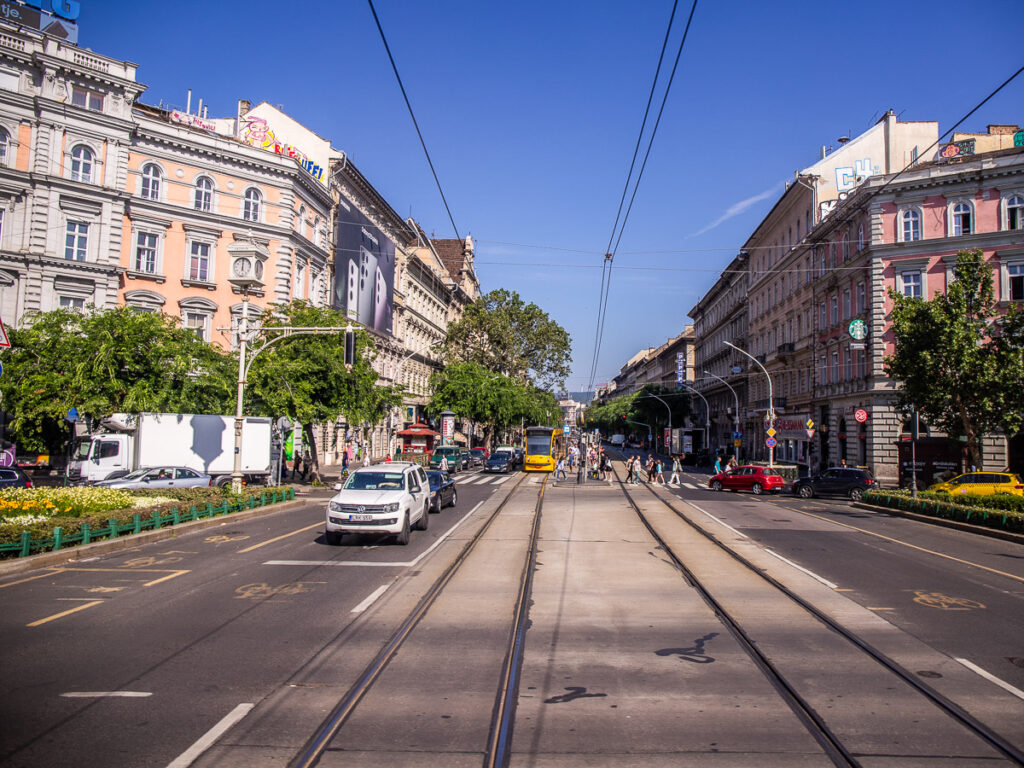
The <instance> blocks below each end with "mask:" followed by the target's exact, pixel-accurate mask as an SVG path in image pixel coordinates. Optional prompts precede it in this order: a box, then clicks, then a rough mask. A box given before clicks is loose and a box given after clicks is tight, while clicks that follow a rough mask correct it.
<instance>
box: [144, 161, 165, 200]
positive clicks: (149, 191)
mask: <svg viewBox="0 0 1024 768" xmlns="http://www.w3.org/2000/svg"><path fill="white" fill-rule="evenodd" d="M160 175H161V174H160V167H159V166H156V165H153V164H152V163H149V164H148V165H145V166H143V168H142V186H141V187H140V188H139V193H140V194H141V195H142V196H143V197H144V198H146V199H147V200H159V199H160Z"/></svg>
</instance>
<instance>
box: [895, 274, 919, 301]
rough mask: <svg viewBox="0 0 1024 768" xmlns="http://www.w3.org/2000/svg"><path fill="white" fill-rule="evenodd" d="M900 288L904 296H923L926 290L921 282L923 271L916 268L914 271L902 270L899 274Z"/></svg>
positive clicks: (914, 297)
mask: <svg viewBox="0 0 1024 768" xmlns="http://www.w3.org/2000/svg"><path fill="white" fill-rule="evenodd" d="M899 282H900V286H899V290H900V293H902V294H903V295H904V296H909V297H910V298H913V299H920V298H923V295H924V291H923V290H922V284H921V271H920V270H914V271H912V272H900V274H899Z"/></svg>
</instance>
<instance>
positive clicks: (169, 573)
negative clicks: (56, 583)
mask: <svg viewBox="0 0 1024 768" xmlns="http://www.w3.org/2000/svg"><path fill="white" fill-rule="evenodd" d="M61 571H63V572H67V573H165V574H167V575H166V576H161V577H160V578H159V579H153V581H147V582H146V583H145V584H143V585H142V586H144V587H151V586H153V585H154V584H159V583H160V582H162V581H169V580H170V579H176V578H177V577H179V576H181V575H183V574H186V573H191V571H189V570H183V571H168V570H167V569H165V568H130V569H129V568H62V569H61Z"/></svg>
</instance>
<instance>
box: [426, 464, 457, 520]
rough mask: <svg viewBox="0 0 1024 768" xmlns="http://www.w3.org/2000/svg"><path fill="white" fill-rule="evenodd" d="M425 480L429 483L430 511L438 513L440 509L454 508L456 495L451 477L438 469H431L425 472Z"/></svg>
mask: <svg viewBox="0 0 1024 768" xmlns="http://www.w3.org/2000/svg"><path fill="white" fill-rule="evenodd" d="M427 479H428V480H429V481H430V511H431V512H440V511H441V508H442V507H448V506H452V507H454V506H455V502H456V501H458V494H457V493H456V491H455V481H454V480H452V477H451V475H449V474H448V473H447V472H442V471H441V470H439V469H431V470H428V471H427Z"/></svg>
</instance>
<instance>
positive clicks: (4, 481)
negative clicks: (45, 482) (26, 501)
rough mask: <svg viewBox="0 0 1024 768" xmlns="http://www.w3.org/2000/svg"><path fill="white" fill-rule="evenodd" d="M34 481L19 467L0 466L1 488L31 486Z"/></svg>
mask: <svg viewBox="0 0 1024 768" xmlns="http://www.w3.org/2000/svg"><path fill="white" fill-rule="evenodd" d="M31 487H32V481H31V480H30V479H29V477H28V475H26V474H25V473H24V472H23V471H22V470H20V469H18V468H17V467H3V468H0V488H31Z"/></svg>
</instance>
